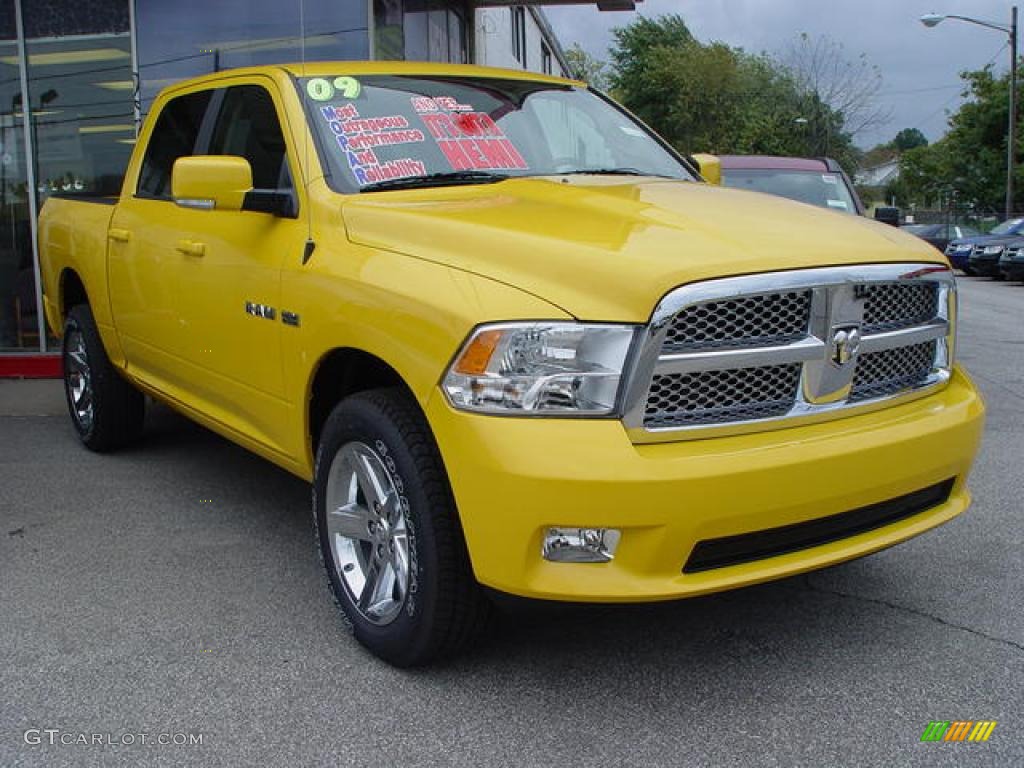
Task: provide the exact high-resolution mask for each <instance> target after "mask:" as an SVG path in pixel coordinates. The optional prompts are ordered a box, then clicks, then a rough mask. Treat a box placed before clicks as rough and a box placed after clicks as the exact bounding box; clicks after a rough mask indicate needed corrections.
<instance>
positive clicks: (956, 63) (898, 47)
mask: <svg viewBox="0 0 1024 768" xmlns="http://www.w3.org/2000/svg"><path fill="white" fill-rule="evenodd" d="M1010 6H1011V3H1006V2H996V1H994V0H970V1H967V0H924V1H923V2H921V1H920V0H856V1H855V2H849V1H847V2H844V1H842V0H643V2H638V3H637V11H636V12H633V11H615V12H601V11H598V10H597V7H596V4H593V5H581V6H568V7H553V6H549V7H548V8H546V9H545V13H547V15H548V18H549V20H550V21H551V24H552V26H553V27H554V28H555V31H556V33H557V34H558V37H559V40H560V41H561V42H562V45H563V46H564V47H566V48H568V47H569V46H570V45H572V44H573V43H576V42H578V43H580V45H581V46H583V48H584V49H585V50H586V51H587V52H588V53H590V54H592V55H594V56H597V57H598V58H600V59H607V58H608V54H607V50H608V46H609V45H610V44H611V42H612V35H611V30H612V28H613V27H618V26H625V25H626V24H628V23H629V21H630V20H631V19H632V18H635V17H636V15H637V14H638V13H639V14H643V15H644V16H648V17H656V16H659V15H662V14H668V13H678V14H679V15H680V16H682V17H683V19H684V20H685V21H686V24H687V26H689V28H690V31H691V32H693V33H694V35H695V36H696V37H697V39H698V40H701V41H702V42H708V41H712V40H718V41H721V42H723V43H727V44H729V45H732V46H736V47H740V48H744V49H745V50H747V51H750V52H752V53H761V52H766V53H775V54H782V53H784V52H785V51H786V50H787V49H788V48H789V47H790V46H791V44H792V43H793V42H794V41H795V40H796V39H797V37H798V35H799V34H800V33H801V32H807V33H808V34H809V35H811V36H812V37H818V36H822V35H827V36H829V37H831V38H833V39H835V40H837V41H838V42H840V43H842V44H843V46H844V49H845V51H846V53H847V55H848V57H849V58H850V59H854V58H856V57H857V56H859V55H860V54H862V53H863V54H865V55H866V56H867V59H868V61H869V62H870V63H872V64H874V65H876V66H878V67H879V68H880V69H881V72H882V77H883V82H882V86H881V89H880V90H879V92H878V100H879V103H880V104H882V105H884V106H885V107H888V108H890V109H891V110H892V117H891V119H890V120H889V122H888V123H887V124H885V125H883V126H880V127H878V128H875V129H872V130H870V131H865V132H864V133H863V134H861V135H858V136H856V137H854V141H855V143H856V144H858V145H859V146H861V147H864V148H868V147H871V146H874V145H875V144H878V143H882V142H887V141H889V140H891V139H892V138H893V136H895V135H896V134H897V133H898V132H899V131H900V130H901V129H903V128H918V129H920V130H921V131H922V132H923V133H924V135H925V136H927V137H928V139H929V140H930V141H934V140H935V139H937V138H939V137H941V136H942V134H943V133H944V132H945V130H946V123H947V119H948V112H949V111H955V110H956V108H957V106H958V105H959V104H960V102H961V99H960V96H959V94H960V90H961V81H960V79H959V73H960V72H961V71H962V70H972V69H980V68H981V67H983V66H984V65H985V64H986V63H988V62H989V61H992V60H993V59H994V60H995V65H996V72H997V73H1004V72H1006V71H1007V69H1008V68H1009V62H1010V53H1009V48H1008V45H1007V44H1008V36H1007V35H1006V34H1004V33H1002V32H999V31H996V30H992V29H987V28H984V27H979V26H976V25H974V24H968V23H964V22H961V21H955V20H951V19H947V20H945V21H943V22H942V23H941V24H939V25H938V26H937V27H934V28H932V29H928V28H926V27H925V26H924V25H923V24H921V23H920V21H919V18H920V16H921V15H922V14H924V13H928V12H930V11H935V12H936V13H949V14H959V15H962V16H972V17H974V18H978V19H984V20H986V21H994V22H997V23H1001V24H1006V25H1008V24H1009V21H1010ZM1021 21H1022V24H1024V17H1022V20H1021ZM1022 31H1024V30H1022ZM1004 46H1005V47H1004ZM994 57H995V58H994Z"/></svg>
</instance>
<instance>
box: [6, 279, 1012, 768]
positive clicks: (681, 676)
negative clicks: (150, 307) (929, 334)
mask: <svg viewBox="0 0 1024 768" xmlns="http://www.w3.org/2000/svg"><path fill="white" fill-rule="evenodd" d="M961 312H962V315H961V317H962V324H961V329H960V351H961V354H960V359H961V361H962V362H963V363H964V364H965V365H966V366H967V367H968V369H969V370H970V371H971V372H972V373H973V374H974V376H975V378H976V380H977V382H978V384H979V385H980V387H981V388H982V390H983V391H984V393H985V395H986V398H987V402H988V406H989V421H988V426H987V431H986V436H985V440H984V444H983V448H982V453H981V455H980V457H979V460H978V464H977V466H976V469H975V472H974V474H973V475H972V482H971V485H972V488H973V491H974V495H975V503H974V506H973V508H972V509H971V510H970V511H969V513H967V514H966V515H963V516H961V517H960V518H959V519H957V520H955V521H953V522H951V523H950V524H948V525H946V526H944V527H942V528H940V529H938V530H936V531H933V532H931V533H929V534H927V535H925V536H923V537H920V538H918V539H916V540H913V541H911V542H908V543H906V544H903V545H901V546H899V547H896V548H894V549H891V550H887V551H885V552H882V553H880V554H877V555H875V556H872V557H869V558H866V559H863V560H859V561H856V562H853V563H849V564H846V565H843V566H840V567H836V568H832V569H830V570H827V571H823V572H818V573H816V574H813V575H811V576H809V577H798V578H793V579H789V580H785V581H781V582H776V583H773V584H769V585H765V586H760V587H755V588H750V589H746V590H742V591H739V592H734V593H729V594H723V595H716V596H712V597H706V598H701V599H696V600H690V601H684V602H678V603H672V604H661V605H654V606H632V607H568V608H550V607H534V608H527V609H520V610H517V611H515V612H513V613H511V614H508V615H506V616H504V617H503V619H502V620H501V624H500V628H499V631H498V632H497V633H496V635H495V637H494V638H492V639H491V641H490V642H489V643H487V644H486V645H485V646H483V647H482V648H480V649H479V650H478V651H477V652H475V653H473V654H472V655H470V656H469V657H467V658H463V659H460V660H457V661H455V662H452V663H449V664H447V665H445V666H443V667H439V668H434V669H428V670H420V671H412V672H410V671H399V670H395V669H392V668H390V667H388V666H386V665H384V664H383V663H381V662H379V661H377V660H375V659H374V658H373V657H371V656H370V655H369V654H368V653H366V652H365V651H363V650H362V648H361V647H360V646H359V645H357V644H356V642H355V641H354V640H353V639H352V638H351V637H349V636H348V635H347V634H346V633H345V631H344V629H343V626H342V623H341V621H340V619H339V617H338V615H337V613H336V611H335V608H334V606H333V604H332V602H331V599H330V596H329V594H328V590H327V588H326V585H325V583H324V577H323V576H322V574H321V567H320V564H319V562H318V559H317V555H316V552H315V550H314V546H313V542H312V535H311V521H310V515H309V489H308V486H307V485H305V484H304V483H302V482H300V481H299V480H297V479H295V478H293V477H291V476H290V475H288V474H286V473H285V472H283V471H281V470H278V469H276V468H275V467H273V466H271V465H269V464H267V463H265V462H263V461H262V460H260V459H258V458H256V457H254V456H252V455H250V454H248V453H246V452H245V451H244V450H242V449H241V448H237V447H235V446H233V445H232V444H230V443H228V442H226V441H224V440H222V439H220V438H219V437H216V436H214V435H213V434H211V433H209V432H207V431H205V430H203V429H201V428H199V427H197V426H194V425H192V424H190V423H189V422H187V421H185V420H184V419H182V418H180V417H178V416H176V415H173V414H171V413H169V412H167V411H165V410H158V411H157V412H156V413H155V414H154V418H153V419H152V420H151V425H150V428H149V430H148V433H147V438H146V440H145V442H144V444H143V445H140V446H139V447H137V448H134V449H132V450H131V451H128V452H124V453H119V454H116V455H112V456H98V455H95V454H92V453H89V452H88V451H86V450H85V449H83V448H82V447H80V446H79V444H78V442H77V439H76V438H75V436H74V435H73V433H72V428H71V425H70V423H69V421H68V419H67V416H66V413H65V411H64V404H63V401H62V394H61V391H60V388H59V385H57V383H56V382H45V383H39V382H36V383H25V382H9V381H0V522H2V526H0V606H2V611H3V617H2V621H0V766H4V767H13V766H29V765H32V766H36V765H46V766H60V765H76V766H77V765H99V764H103V765H132V766H134V765H144V764H145V765H148V764H153V765H180V764H192V765H208V766H212V765H235V764H248V765H280V766H285V765H287V766H305V765H321V764H333V765H388V766H391V765H401V766H440V765H458V766H474V767H475V766H528V765H544V766H548V765H588V766H590V765H594V766H597V765H645V766H650V765H657V766H683V765H700V766H754V765H779V766H792V765H808V766H839V765H858V766H862V765H879V766H902V765H928V766H932V765H944V764H958V765H999V766H1009V765H1021V764H1024V597H1022V590H1021V586H1022V584H1024V554H1022V552H1024V520H1022V499H1024V479H1022V478H1024V472H1022V469H1021V468H1022V459H1024V286H1022V285H1020V284H1007V283H996V282H992V281H989V280H985V279H971V278H967V279H964V280H962V281H961ZM980 719H986V720H997V721H998V726H997V727H996V729H995V730H994V732H993V734H992V736H991V738H990V740H989V741H988V742H987V743H984V744H974V743H959V744H957V743H940V744H932V743H921V742H920V741H919V738H920V736H921V733H922V731H923V730H924V728H925V726H926V725H927V723H928V722H929V721H930V720H980ZM28 729H40V730H44V729H59V730H60V731H61V733H62V734H64V733H68V734H72V735H74V736H76V737H77V734H79V733H84V734H87V735H91V734H101V735H103V736H104V738H105V737H106V734H111V736H112V737H113V739H114V740H117V739H120V738H121V737H122V736H123V735H124V734H147V736H148V737H150V738H155V737H156V736H157V735H159V734H171V735H174V734H191V735H192V736H195V735H201V737H202V744H200V745H195V744H193V745H188V744H185V745H174V744H171V745H166V746H161V745H153V744H148V743H147V744H142V743H140V741H139V739H138V738H137V737H136V738H135V743H134V744H130V745H124V744H119V745H105V744H90V745H81V744H77V745H76V744H69V745H61V744H59V743H57V744H54V745H50V744H49V743H48V742H47V740H46V739H47V735H46V734H45V733H43V734H41V736H40V739H39V740H40V741H42V743H41V744H27V743H26V739H25V732H26V730H28ZM58 738H59V737H58Z"/></svg>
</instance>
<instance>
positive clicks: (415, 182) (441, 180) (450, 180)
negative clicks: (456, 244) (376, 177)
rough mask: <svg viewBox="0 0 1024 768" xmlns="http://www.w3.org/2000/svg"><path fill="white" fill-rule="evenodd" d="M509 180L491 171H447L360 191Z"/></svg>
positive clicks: (383, 183) (375, 183)
mask: <svg viewBox="0 0 1024 768" xmlns="http://www.w3.org/2000/svg"><path fill="white" fill-rule="evenodd" d="M507 178H508V174H507V173H491V172H490V171H446V172H443V173H427V174H424V175H423V176H403V177H401V178H398V179H385V180H384V181H375V182H373V183H372V184H367V185H365V186H363V187H361V188H360V189H359V191H360V192H378V191H381V190H386V189H416V188H417V187H443V186H447V185H454V184H493V183H494V182H496V181H504V180H505V179H507Z"/></svg>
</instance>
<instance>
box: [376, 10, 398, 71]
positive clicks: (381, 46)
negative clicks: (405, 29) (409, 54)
mask: <svg viewBox="0 0 1024 768" xmlns="http://www.w3.org/2000/svg"><path fill="white" fill-rule="evenodd" d="M373 55H374V58H377V59H382V60H384V61H400V60H401V59H404V58H405V45H404V41H403V39H402V0H374V1H373Z"/></svg>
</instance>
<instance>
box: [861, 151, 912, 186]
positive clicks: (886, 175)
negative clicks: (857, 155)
mask: <svg viewBox="0 0 1024 768" xmlns="http://www.w3.org/2000/svg"><path fill="white" fill-rule="evenodd" d="M899 177H900V158H899V156H898V155H897V156H896V157H894V158H892V159H891V160H886V161H885V162H884V163H879V164H878V165H873V166H871V167H870V168H862V169H861V170H859V171H857V173H856V174H855V175H854V177H853V181H854V183H855V184H858V185H860V186H862V187H883V188H884V187H886V186H888V185H889V184H891V183H892V182H894V181H896V180H897V179H898V178H899Z"/></svg>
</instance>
